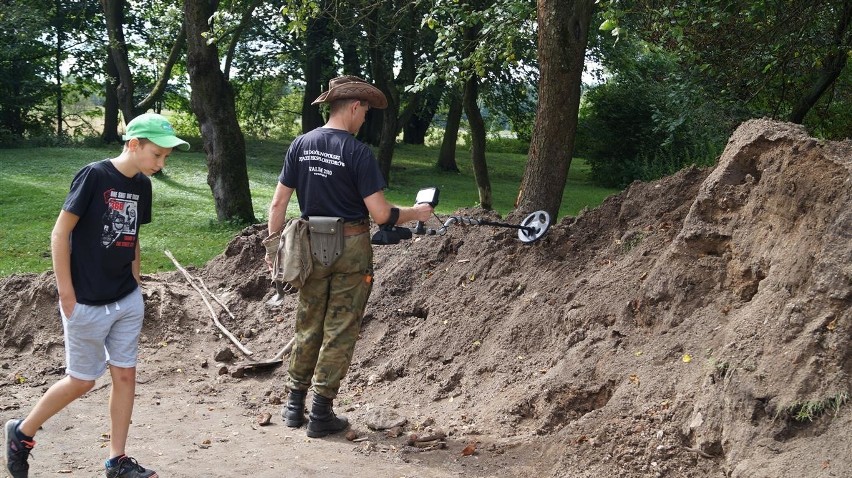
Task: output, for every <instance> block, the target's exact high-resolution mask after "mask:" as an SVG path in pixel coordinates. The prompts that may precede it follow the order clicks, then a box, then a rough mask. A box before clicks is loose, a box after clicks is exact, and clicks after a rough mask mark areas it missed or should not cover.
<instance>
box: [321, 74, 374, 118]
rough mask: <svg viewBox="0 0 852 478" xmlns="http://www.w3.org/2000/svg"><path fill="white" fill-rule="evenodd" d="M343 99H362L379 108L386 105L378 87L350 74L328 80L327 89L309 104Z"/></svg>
mask: <svg viewBox="0 0 852 478" xmlns="http://www.w3.org/2000/svg"><path fill="white" fill-rule="evenodd" d="M345 99H357V100H363V101H366V102H368V103H370V108H376V109H380V110H383V109H385V108H387V107H388V99H387V98H386V97H385V94H384V93H382V91H381V90H380V89H378V88H376V87H375V86H373V85H371V84H369V83H367V82H366V81H364V80H362V79H361V78H358V77H357V76H352V75H346V76H338V77H337V78H332V79H331V80H329V82H328V91H325V92H324V93H323V94H321V95H319V96H318V97H317V99H315V100H314V102H313V103H311V104H312V105H316V104H319V103H331V102H332V101H336V100H345Z"/></svg>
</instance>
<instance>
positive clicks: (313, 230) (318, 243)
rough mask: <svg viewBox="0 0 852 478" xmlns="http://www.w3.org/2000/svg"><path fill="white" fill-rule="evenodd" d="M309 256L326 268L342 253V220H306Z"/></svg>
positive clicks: (321, 217)
mask: <svg viewBox="0 0 852 478" xmlns="http://www.w3.org/2000/svg"><path fill="white" fill-rule="evenodd" d="M308 228H309V229H310V235H311V254H313V255H314V257H315V258H316V259H317V260H318V261H320V263H322V265H324V266H326V267H328V266H330V265H332V264H334V261H336V260H337V258H338V257H340V255H341V254H342V253H343V246H344V238H343V218H341V217H327V216H311V217H309V218H308Z"/></svg>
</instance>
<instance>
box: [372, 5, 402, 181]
mask: <svg viewBox="0 0 852 478" xmlns="http://www.w3.org/2000/svg"><path fill="white" fill-rule="evenodd" d="M383 8H384V7H383ZM379 10H381V8H375V9H374V10H373V11H372V12H371V13H370V15H369V18H368V20H367V38H368V44H369V50H370V62H371V66H372V73H373V81H374V82H375V84H376V87H377V88H378V89H380V90H382V92H383V93H384V94H385V96H386V97H387V100H388V107H387V108H385V109H384V110H382V115H381V118H382V130H381V131H382V133H381V139H380V140H379V151H378V154H377V159H378V161H379V169H380V170H381V171H382V175H383V176H384V177H385V181H386V182H387V183H388V184H390V167H391V162H392V161H393V151H394V147H395V146H396V133H397V131H398V129H397V122H398V116H399V90H398V89H397V87H396V84H395V83H394V81H393V70H392V69H391V68H390V66H389V63H390V62H389V61H388V58H391V59H392V58H393V52H394V50H393V42H387V41H380V35H382V36H384V35H386V32H384V31H383V26H382V25H381V24H380V22H381V17H382V15H381V13H382V12H380V11H379ZM388 49H390V50H388Z"/></svg>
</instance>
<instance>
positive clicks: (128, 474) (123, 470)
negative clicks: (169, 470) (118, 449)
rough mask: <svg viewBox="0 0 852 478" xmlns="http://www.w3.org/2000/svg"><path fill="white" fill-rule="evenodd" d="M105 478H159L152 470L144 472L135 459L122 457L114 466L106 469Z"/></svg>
mask: <svg viewBox="0 0 852 478" xmlns="http://www.w3.org/2000/svg"><path fill="white" fill-rule="evenodd" d="M106 476H107V478H159V475H157V472H156V471H154V470H146V469H145V468H143V467H142V465H140V464H139V462H137V461H136V460H135V459H133V458H130V457H129V456H123V457H121V459H120V460H118V464H117V465H115V466H107V467H106Z"/></svg>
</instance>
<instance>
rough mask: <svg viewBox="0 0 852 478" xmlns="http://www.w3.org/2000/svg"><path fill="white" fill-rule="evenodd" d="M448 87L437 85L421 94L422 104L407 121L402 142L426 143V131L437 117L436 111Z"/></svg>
mask: <svg viewBox="0 0 852 478" xmlns="http://www.w3.org/2000/svg"><path fill="white" fill-rule="evenodd" d="M445 89H446V85H444V84H441V85H436V86H433V87H429V88H427V89H426V91H425V92H424V94H423V95H421V98H422V99H421V103H422V106H421V107H420V108H418V109H417V111H414V112H413V113H412V115H411V116H410V117H409V118H408V121H406V122H405V127H404V128H403V129H402V142H403V143H405V144H424V143H426V133H427V132H428V130H429V126H431V125H432V119H433V118H434V117H435V112H436V111H437V110H438V105H439V104H440V103H441V95H442V93H443V91H444V90H445Z"/></svg>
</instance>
